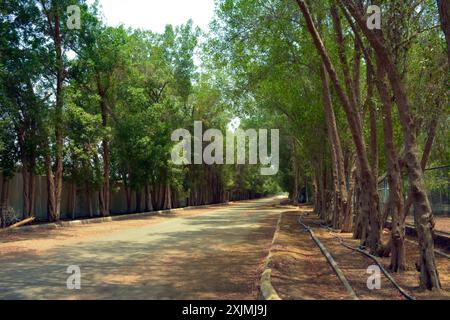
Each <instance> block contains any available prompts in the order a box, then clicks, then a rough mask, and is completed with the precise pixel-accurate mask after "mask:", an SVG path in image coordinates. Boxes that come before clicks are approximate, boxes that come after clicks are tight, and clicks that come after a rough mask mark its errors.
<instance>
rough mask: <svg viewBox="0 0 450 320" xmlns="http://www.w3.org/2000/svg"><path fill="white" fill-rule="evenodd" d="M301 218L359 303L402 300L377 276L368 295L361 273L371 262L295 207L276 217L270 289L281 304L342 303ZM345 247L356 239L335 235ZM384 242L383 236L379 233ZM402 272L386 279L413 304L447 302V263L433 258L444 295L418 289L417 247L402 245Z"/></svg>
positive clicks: (449, 288)
mask: <svg viewBox="0 0 450 320" xmlns="http://www.w3.org/2000/svg"><path fill="white" fill-rule="evenodd" d="M299 217H301V218H302V220H303V222H304V223H305V224H308V225H309V226H311V227H312V228H313V230H314V232H315V234H316V236H317V237H318V238H319V240H320V241H321V242H322V243H323V245H325V247H326V248H327V250H328V251H329V252H330V253H331V255H332V256H333V258H334V259H335V261H336V262H337V264H338V266H339V267H340V269H341V270H342V271H343V273H344V274H345V276H346V278H347V280H348V281H349V283H350V285H351V286H352V287H353V289H354V291H355V293H356V294H357V296H358V297H359V298H360V299H364V300H374V299H376V300H382V299H383V300H404V299H405V298H404V297H403V296H402V295H401V294H400V293H399V292H398V290H396V289H395V287H394V286H393V285H392V283H391V282H390V281H389V280H388V279H387V278H386V277H385V276H384V275H382V277H381V288H380V289H379V290H369V289H368V287H367V279H368V277H369V274H368V273H367V268H368V267H369V266H370V265H374V262H373V261H372V260H370V259H368V258H366V257H364V256H362V255H361V254H360V253H357V252H354V251H352V250H350V249H347V248H345V247H343V246H341V245H340V244H339V243H338V241H337V240H336V238H335V237H333V236H332V235H331V234H330V233H329V232H327V231H326V230H325V229H322V228H319V227H317V226H315V225H314V224H313V223H312V222H318V219H317V218H316V216H315V214H314V213H312V211H311V208H307V207H301V208H300V209H299V210H290V211H286V212H284V213H282V226H283V227H282V228H281V229H280V232H279V236H278V238H279V239H280V240H279V241H278V240H277V242H276V243H275V246H274V249H276V250H277V252H278V254H277V255H275V256H274V262H273V268H274V272H273V281H272V283H273V285H274V287H275V289H276V290H277V291H278V292H279V294H280V296H281V297H282V298H284V299H348V296H346V295H345V292H346V291H345V289H344V287H343V285H342V284H341V283H340V282H339V280H338V278H337V277H336V276H335V274H334V273H333V271H331V268H330V267H328V269H327V267H326V266H328V264H326V260H325V258H324V257H323V256H322V257H321V254H320V250H319V249H318V247H317V246H316V245H315V244H314V242H313V241H312V240H311V238H310V236H309V234H308V233H305V232H303V228H302V227H301V226H300V225H299V224H298V222H297V221H298V218H299ZM339 236H341V237H343V238H344V239H345V242H346V243H348V244H350V245H352V246H353V247H357V246H358V244H359V241H358V240H354V239H352V237H351V234H339ZM383 237H384V241H386V242H387V240H388V237H389V234H388V232H387V231H385V232H384V234H383ZM406 252H407V264H408V270H407V271H405V272H402V273H397V274H392V275H393V276H394V278H395V280H396V281H397V282H398V283H399V284H400V285H401V286H402V287H403V288H404V289H406V290H407V291H408V292H410V293H411V294H412V295H413V296H415V297H416V298H418V299H449V298H450V260H449V259H448V258H445V257H442V256H439V255H436V262H437V265H438V271H439V273H440V279H441V283H442V286H443V289H444V291H443V292H442V293H436V292H429V291H424V290H422V289H420V287H419V278H418V276H419V274H418V272H417V271H416V269H415V262H416V261H417V259H418V256H419V252H418V247H417V244H416V243H414V242H407V243H406ZM381 261H382V263H383V265H384V267H385V268H388V266H389V258H383V259H381ZM325 264H326V265H325Z"/></svg>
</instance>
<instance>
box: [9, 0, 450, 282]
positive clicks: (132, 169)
mask: <svg viewBox="0 0 450 320" xmlns="http://www.w3.org/2000/svg"><path fill="white" fill-rule="evenodd" d="M75 3H76V4H77V5H78V6H79V7H80V9H81V21H82V26H81V29H80V30H70V29H68V28H67V25H66V23H65V22H66V18H67V17H66V16H67V14H66V8H67V6H69V5H72V4H74V1H66V0H60V1H56V0H39V1H36V0H35V1H32V0H15V1H3V2H2V5H1V7H0V93H1V94H0V107H1V113H0V135H1V143H0V154H1V158H0V165H1V168H0V169H1V171H2V177H3V181H2V185H3V187H2V197H1V201H2V203H1V205H2V208H4V207H5V206H7V203H8V192H9V189H8V182H9V180H10V179H11V177H13V176H14V175H15V174H16V173H20V174H21V176H22V180H23V190H22V197H23V203H24V206H23V214H24V216H25V217H29V216H34V214H35V210H36V209H35V201H36V195H35V184H36V177H37V176H41V175H45V176H46V178H47V196H48V199H47V212H48V220H50V221H56V220H59V219H60V217H61V211H62V210H63V209H62V208H61V195H62V188H63V185H64V186H69V187H68V188H70V192H69V194H70V196H71V199H72V201H69V203H71V204H72V206H73V207H74V206H75V204H74V203H75V201H74V199H75V198H76V196H77V192H84V193H85V194H86V199H92V197H93V196H95V197H97V198H98V203H99V208H98V213H99V214H100V215H103V216H106V215H109V214H110V212H111V209H110V203H111V195H112V194H113V193H112V191H114V190H115V189H116V188H118V186H122V187H123V188H124V189H125V197H126V203H127V206H128V211H129V212H131V211H137V212H140V211H150V210H153V209H161V208H171V207H173V206H177V205H179V204H180V200H181V199H187V203H186V204H188V205H198V204H206V203H215V202H223V201H226V200H227V199H228V198H229V197H230V196H229V194H230V193H231V194H232V198H233V199H247V198H249V197H253V196H255V195H261V194H267V193H273V192H277V191H279V190H280V186H281V188H282V189H284V190H288V191H289V192H290V197H291V199H292V201H293V202H294V203H297V202H298V199H299V198H304V199H305V198H306V199H307V198H308V194H310V195H312V197H311V199H314V206H315V210H316V212H317V214H319V215H320V217H321V218H323V219H325V220H326V221H327V222H329V223H330V224H332V225H333V227H334V228H340V229H341V230H342V231H343V232H353V234H354V237H355V238H357V239H360V241H361V244H362V245H365V246H367V247H368V248H369V249H370V251H371V252H372V253H373V254H377V255H390V256H391V269H392V271H394V272H401V271H402V270H404V269H405V267H406V261H405V247H404V241H405V217H406V213H407V212H409V210H410V208H411V207H413V208H414V211H415V224H416V228H417V231H418V236H419V237H418V240H419V244H420V261H419V262H418V266H419V268H420V280H421V284H422V286H423V287H424V288H426V289H430V290H431V289H435V290H439V289H440V282H439V275H438V272H437V270H436V264H435V258H434V251H433V238H432V232H433V227H434V222H433V215H432V212H431V208H430V203H429V200H428V196H427V190H426V187H425V183H424V176H423V172H424V169H425V168H426V167H427V166H431V165H441V164H448V163H449V161H450V159H449V156H450V155H449V152H448V146H447V143H448V134H449V131H448V127H449V123H448V121H449V114H448V64H449V55H448V50H449V41H450V34H449V33H450V31H449V6H448V1H445V0H438V1H435V0H426V1H402V0H394V1H393V0H390V1H387V0H386V1H382V0H380V1H376V2H375V3H374V4H377V5H379V6H380V7H381V8H382V27H381V30H376V29H375V30H370V29H369V28H368V27H367V23H366V18H367V17H366V10H367V7H368V5H369V3H368V1H363V0H339V1H301V0H290V1H281V0H270V1H263V0H217V1H216V13H215V18H214V20H213V22H212V23H211V32H210V34H203V33H202V32H201V31H200V30H198V29H195V28H194V27H193V26H192V23H191V22H188V23H186V24H185V25H182V26H178V27H172V26H167V27H166V29H165V32H163V33H162V34H158V33H153V32H150V31H143V30H133V29H126V28H125V27H123V26H119V27H109V26H106V25H105V24H104V23H103V22H102V20H101V18H100V12H99V11H98V8H97V7H96V5H92V6H88V5H87V4H86V3H85V1H81V0H79V1H75ZM195 57H197V58H198V59H199V60H200V61H201V68H199V67H197V66H196V63H194V60H196V59H195ZM234 117H239V118H240V119H241V127H242V128H279V129H280V137H281V141H280V145H281V148H280V153H281V154H280V161H281V164H282V165H281V167H280V173H279V174H278V175H277V176H275V177H262V176H261V175H259V168H257V167H256V166H248V165H240V166H237V165H225V166H216V165H215V166H204V165H186V166H174V165H173V164H172V163H171V162H170V161H169V159H170V150H171V148H172V146H173V142H172V141H171V140H170V136H171V133H172V131H173V130H174V129H176V128H185V129H188V130H190V132H193V122H194V121H195V120H201V121H203V126H204V128H205V129H208V128H217V129H221V130H222V131H225V130H227V127H228V124H229V123H230V121H231V120H232V119H233V118H234ZM384 176H387V179H388V181H389V189H390V194H389V199H388V201H387V203H385V204H384V206H383V207H384V209H383V210H381V206H380V204H379V201H380V199H379V195H378V190H377V185H378V181H379V180H380V178H383V177H384ZM404 176H406V177H407V184H406V185H407V186H406V187H405V186H404V183H403V177H404ZM63 182H64V183H63ZM311 191H312V192H311ZM133 197H134V198H135V200H136V201H135V203H136V208H131V204H132V198H133ZM90 202H91V201H90V200H89V205H88V208H89V209H88V214H89V215H91V216H93V215H94V214H95V212H94V211H95V209H94V208H93V207H92V203H90ZM64 210H65V209H64ZM73 210H74V208H72V209H71V210H70V211H72V212H73ZM389 217H390V218H391V219H392V232H391V238H390V241H389V243H383V242H382V237H381V234H382V228H383V226H384V225H385V223H386V221H387V219H388V218H389Z"/></svg>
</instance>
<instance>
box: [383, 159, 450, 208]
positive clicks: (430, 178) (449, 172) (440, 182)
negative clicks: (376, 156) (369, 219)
mask: <svg viewBox="0 0 450 320" xmlns="http://www.w3.org/2000/svg"><path fill="white" fill-rule="evenodd" d="M424 179H425V185H426V188H427V190H428V198H429V200H430V204H431V209H432V211H433V214H434V215H436V216H450V165H449V166H441V167H436V168H430V169H426V170H425V172H424ZM403 187H404V188H403V190H405V197H406V196H407V194H408V193H407V190H409V187H408V178H407V177H404V178H403ZM378 193H379V195H380V205H381V207H383V206H384V204H385V203H386V201H387V200H388V198H389V183H388V181H387V177H385V178H384V179H383V180H382V181H381V182H380V183H379V184H378ZM410 213H412V210H411V212H410Z"/></svg>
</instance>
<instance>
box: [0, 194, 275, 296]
mask: <svg viewBox="0 0 450 320" xmlns="http://www.w3.org/2000/svg"><path fill="white" fill-rule="evenodd" d="M278 202H279V199H264V200H254V201H246V202H239V203H234V204H231V205H229V206H217V207H214V208H209V209H193V210H187V211H183V212H182V213H180V214H175V215H170V216H167V217H146V218H139V219H131V220H127V221H120V222H118V221H117V222H109V223H102V224H95V225H86V226H77V227H70V228H61V229H56V230H40V231H33V232H19V233H17V234H9V235H0V299H96V300H97V299H255V298H256V294H257V292H256V283H257V280H258V277H259V274H260V271H261V270H260V268H261V265H262V263H263V261H264V258H265V257H266V255H267V253H268V250H269V247H270V243H271V241H272V236H273V232H274V230H275V225H276V222H277V219H278V215H279V213H280V212H281V211H282V210H283V209H280V208H276V206H275V205H276V204H277V203H278ZM69 265H77V266H80V268H81V290H68V289H67V287H66V280H67V278H68V277H69V274H67V273H66V270H67V268H68V266H69Z"/></svg>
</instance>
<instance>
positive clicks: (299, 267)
mask: <svg viewBox="0 0 450 320" xmlns="http://www.w3.org/2000/svg"><path fill="white" fill-rule="evenodd" d="M299 216H300V213H299V212H297V211H292V212H284V213H282V216H281V221H280V230H279V231H278V233H277V236H276V240H275V243H274V245H273V246H272V249H271V252H272V254H273V256H272V258H271V262H270V264H269V267H270V268H272V275H271V281H272V285H273V287H274V288H275V290H276V291H277V292H278V294H279V295H280V297H281V298H282V299H284V300H287V299H296V300H303V299H307V300H319V299H320V300H323V299H326V300H331V299H333V300H343V299H351V297H350V296H349V294H348V293H347V291H346V290H345V288H344V287H343V286H342V284H341V283H340V281H339V279H338V278H337V277H336V275H335V274H334V273H333V269H332V268H331V267H330V265H329V264H328V263H327V260H326V258H325V257H324V256H323V255H322V253H321V252H320V249H319V248H318V247H317V246H316V245H315V243H314V242H313V241H312V240H311V238H310V236H309V233H307V232H305V231H304V230H302V228H300V226H299V224H298V223H297V221H298V217H299Z"/></svg>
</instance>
